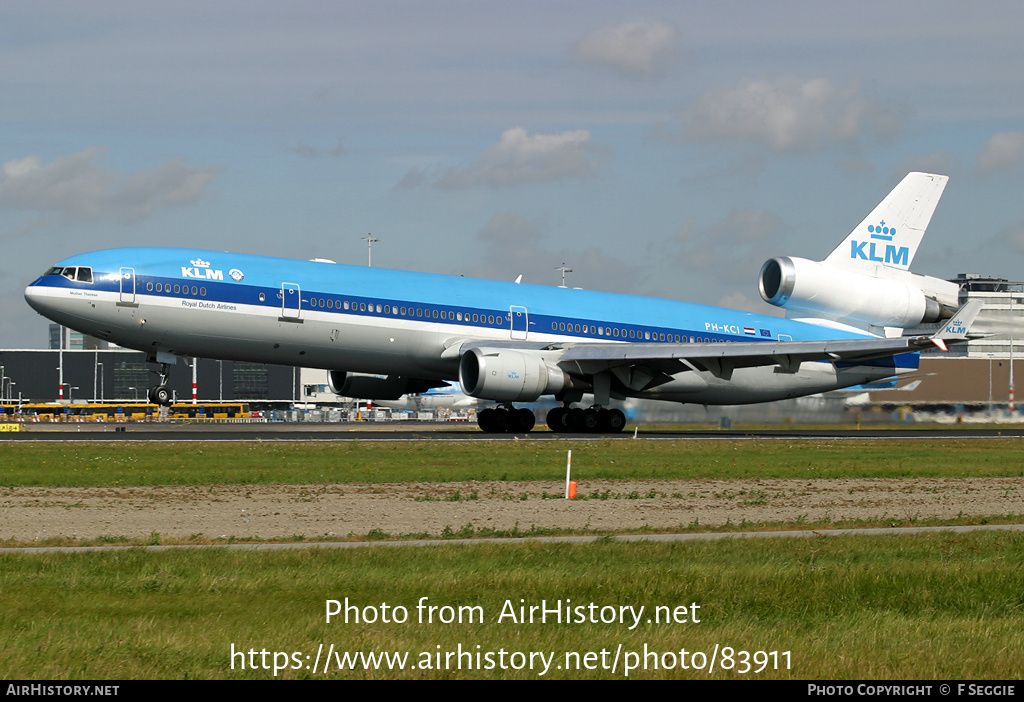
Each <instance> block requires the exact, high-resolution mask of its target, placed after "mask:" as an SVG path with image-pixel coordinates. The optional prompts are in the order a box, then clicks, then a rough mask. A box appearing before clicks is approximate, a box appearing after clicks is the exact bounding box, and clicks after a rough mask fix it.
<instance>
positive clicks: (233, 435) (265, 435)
mask: <svg viewBox="0 0 1024 702" xmlns="http://www.w3.org/2000/svg"><path fill="white" fill-rule="evenodd" d="M21 429H22V430H21V431H5V432H0V441H55V442H59V441H111V442H117V441H517V440H522V439H528V440H530V441H565V440H569V441H572V440H581V439H584V440H585V439H604V438H608V439H611V440H616V441H625V440H632V439H633V438H634V435H635V436H636V438H638V439H647V440H658V439H667V440H673V441H679V440H686V439H693V440H698V439H699V440H714V439H719V440H737V439H983V438H1024V426H1020V427H1006V426H1002V427H987V426H984V425H963V424H956V425H950V426H948V427H935V426H934V425H932V426H929V427H927V428H915V427H913V426H912V425H908V426H906V427H899V428H895V429H894V428H892V426H891V425H887V426H884V427H878V428H874V427H871V426H867V427H863V428H860V429H856V428H849V427H848V426H845V425H843V426H837V427H836V428H835V429H801V428H797V427H794V428H780V429H710V430H709V429H685V428H680V429H644V428H638V429H636V432H635V434H634V431H629V430H627V431H623V432H622V433H621V434H617V435H613V436H606V435H602V434H583V433H580V434H556V433H554V432H550V431H547V430H538V431H531V432H529V433H527V434H485V433H484V432H482V431H480V430H479V429H477V428H476V426H475V425H467V424H461V425H458V426H457V428H456V427H453V425H452V424H448V423H430V424H424V423H422V422H400V423H399V422H396V423H388V424H380V425H372V424H358V425H353V424H313V423H283V422H282V423H259V424H206V425H197V424H194V423H189V424H186V423H181V424H177V423H125V424H98V423H97V424H86V423H82V424H26V425H22V427H21Z"/></svg>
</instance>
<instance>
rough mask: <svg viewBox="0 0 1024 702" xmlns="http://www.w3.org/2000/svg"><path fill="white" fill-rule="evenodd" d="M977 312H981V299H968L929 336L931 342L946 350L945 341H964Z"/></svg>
mask: <svg viewBox="0 0 1024 702" xmlns="http://www.w3.org/2000/svg"><path fill="white" fill-rule="evenodd" d="M979 312H981V300H968V301H967V302H966V303H964V305H963V306H962V307H961V308H960V309H958V310H957V311H956V312H955V313H954V314H953V316H952V317H951V318H950V319H949V320H948V321H947V322H946V324H945V326H943V327H942V329H940V330H939V331H938V332H936V333H935V334H934V335H933V336H932V337H931V341H932V343H933V344H935V345H936V346H938V347H939V348H940V349H942V350H943V351H948V350H949V349H948V348H947V346H946V342H947V341H965V340H966V339H967V335H968V332H970V330H971V325H972V324H974V320H975V319H977V318H978V313H979Z"/></svg>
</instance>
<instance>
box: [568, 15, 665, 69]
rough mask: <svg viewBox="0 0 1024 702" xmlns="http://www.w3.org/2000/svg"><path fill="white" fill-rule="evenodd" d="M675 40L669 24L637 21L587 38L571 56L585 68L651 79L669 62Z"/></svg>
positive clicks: (600, 31)
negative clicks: (591, 66)
mask: <svg viewBox="0 0 1024 702" xmlns="http://www.w3.org/2000/svg"><path fill="white" fill-rule="evenodd" d="M677 36H678V34H677V32H676V29H675V27H673V26H672V25H670V24H667V23H665V22H647V21H644V20H638V21H635V22H629V23H627V24H623V25H619V26H617V27H608V28H606V29H601V30H599V31H596V32H594V33H593V34H590V35H589V36H587V37H586V38H584V39H583V40H581V41H580V42H578V43H577V44H576V46H575V47H574V49H573V53H574V54H575V56H576V58H577V59H579V60H580V61H582V62H583V63H586V64H590V65H594V66H600V67H606V68H612V69H615V70H616V71H620V72H622V73H625V74H627V75H636V76H650V75H653V74H655V73H657V71H658V70H660V69H661V68H663V67H664V66H665V64H666V63H667V62H668V60H669V59H670V58H671V56H672V55H673V53H674V51H675V46H676V39H677Z"/></svg>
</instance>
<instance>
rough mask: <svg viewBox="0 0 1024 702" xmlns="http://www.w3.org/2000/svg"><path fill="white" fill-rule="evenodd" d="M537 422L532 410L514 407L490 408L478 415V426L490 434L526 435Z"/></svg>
mask: <svg viewBox="0 0 1024 702" xmlns="http://www.w3.org/2000/svg"><path fill="white" fill-rule="evenodd" d="M536 421H537V420H536V419H535V418H534V416H533V411H532V410H528V409H526V408H525V407H520V408H519V409H516V408H515V407H513V406H512V405H505V406H502V407H489V408H488V409H485V410H480V412H479V413H477V415H476V422H477V424H479V425H480V428H481V429H483V430H484V432H486V433H488V434H503V433H509V434H525V433H526V432H528V431H530V430H531V429H533V425H534V424H535V423H536Z"/></svg>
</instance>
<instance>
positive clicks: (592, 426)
mask: <svg viewBox="0 0 1024 702" xmlns="http://www.w3.org/2000/svg"><path fill="white" fill-rule="evenodd" d="M601 414H602V413H601V412H598V410H596V409H588V410H583V417H582V421H581V422H580V425H579V428H578V429H577V430H576V431H582V432H586V433H588V434H594V433H596V432H597V431H598V430H599V429H600V427H601Z"/></svg>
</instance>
